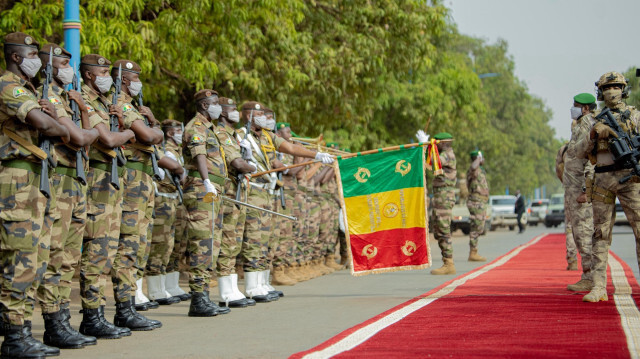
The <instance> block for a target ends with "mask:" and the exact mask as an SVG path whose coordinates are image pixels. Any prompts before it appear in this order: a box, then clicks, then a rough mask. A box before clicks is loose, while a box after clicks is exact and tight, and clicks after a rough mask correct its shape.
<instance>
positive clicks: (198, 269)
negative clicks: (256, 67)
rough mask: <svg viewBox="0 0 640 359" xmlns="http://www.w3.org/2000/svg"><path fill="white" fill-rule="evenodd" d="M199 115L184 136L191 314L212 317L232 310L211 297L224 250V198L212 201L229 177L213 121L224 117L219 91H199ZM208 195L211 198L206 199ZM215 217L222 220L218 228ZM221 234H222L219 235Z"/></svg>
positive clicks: (188, 126)
mask: <svg viewBox="0 0 640 359" xmlns="http://www.w3.org/2000/svg"><path fill="white" fill-rule="evenodd" d="M194 99H195V101H196V109H197V114H196V116H195V117H194V118H193V119H191V121H189V123H188V124H187V125H186V126H185V130H184V135H183V139H182V147H183V155H184V162H185V169H186V170H187V179H186V181H185V185H184V204H185V207H186V210H187V212H188V214H187V238H188V241H189V242H188V245H187V246H188V247H187V251H188V258H189V259H188V261H189V287H190V288H191V305H190V306H189V316H190V317H211V316H216V315H218V314H224V313H228V312H229V308H228V307H218V306H217V305H216V304H214V303H213V302H211V300H210V299H209V281H210V280H211V274H210V271H211V270H213V267H212V266H213V263H215V260H214V258H217V256H218V252H219V251H220V241H221V239H218V238H221V234H220V235H217V234H216V233H215V232H217V233H221V230H222V229H221V226H222V221H218V220H217V217H218V216H221V215H222V213H221V211H220V207H221V203H220V202H221V201H219V200H216V201H213V202H212V203H208V202H207V201H208V199H209V198H213V197H217V196H218V193H221V191H222V186H223V185H224V183H225V179H226V177H227V169H226V164H225V159H224V153H223V150H222V147H220V142H219V141H218V138H217V137H216V135H215V133H214V124H213V122H214V121H215V120H217V119H218V118H219V117H220V114H221V113H222V107H221V106H220V104H219V99H218V93H217V92H215V91H213V90H209V89H204V90H200V91H198V92H197V93H196V94H195V96H194ZM205 196H206V197H207V200H205ZM214 219H215V220H216V223H219V226H218V227H217V228H214ZM219 236H220V237H219Z"/></svg>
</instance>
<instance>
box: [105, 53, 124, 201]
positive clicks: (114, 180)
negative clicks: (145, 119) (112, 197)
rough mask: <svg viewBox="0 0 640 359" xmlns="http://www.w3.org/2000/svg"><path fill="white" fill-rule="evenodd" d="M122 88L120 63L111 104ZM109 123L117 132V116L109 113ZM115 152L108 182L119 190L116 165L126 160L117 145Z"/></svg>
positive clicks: (115, 103)
mask: <svg viewBox="0 0 640 359" xmlns="http://www.w3.org/2000/svg"><path fill="white" fill-rule="evenodd" d="M121 89H122V65H120V66H119V67H118V78H117V79H116V83H115V91H114V92H113V100H112V101H111V104H112V105H114V106H115V105H117V104H118V96H119V95H120V90H121ZM109 124H110V130H111V132H118V127H119V124H118V116H116V115H111V116H110V117H109ZM113 150H114V151H115V153H116V157H115V158H112V159H111V176H110V178H109V183H110V184H111V185H112V186H113V188H115V189H117V190H119V189H120V179H119V178H118V167H119V163H121V164H122V165H124V164H125V163H126V160H125V159H124V155H122V153H121V150H120V148H119V147H115V148H114V149H113Z"/></svg>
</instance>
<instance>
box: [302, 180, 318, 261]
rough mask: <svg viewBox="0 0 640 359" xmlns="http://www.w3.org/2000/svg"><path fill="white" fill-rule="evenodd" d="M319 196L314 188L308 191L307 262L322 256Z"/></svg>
mask: <svg viewBox="0 0 640 359" xmlns="http://www.w3.org/2000/svg"><path fill="white" fill-rule="evenodd" d="M318 197H319V196H318V195H316V194H315V191H314V189H313V188H308V189H307V213H308V215H307V220H306V223H307V241H308V243H309V246H308V247H307V248H305V249H304V250H305V258H307V260H312V259H317V258H319V257H320V256H322V244H321V243H320V238H319V236H318V234H319V233H320V216H321V213H320V202H319V198H318Z"/></svg>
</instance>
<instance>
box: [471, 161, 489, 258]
mask: <svg viewBox="0 0 640 359" xmlns="http://www.w3.org/2000/svg"><path fill="white" fill-rule="evenodd" d="M470 155H471V166H470V167H469V170H468V171H467V186H468V188H469V199H468V200H467V208H469V222H470V225H471V228H470V230H469V261H470V262H484V261H486V260H487V259H486V258H485V257H483V256H481V255H479V254H478V237H480V234H482V232H483V231H484V221H485V217H486V214H487V202H488V201H489V183H487V174H486V173H485V171H484V168H482V165H483V164H484V156H482V152H480V151H478V150H476V151H472V152H471V153H470Z"/></svg>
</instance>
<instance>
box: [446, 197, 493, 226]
mask: <svg viewBox="0 0 640 359" xmlns="http://www.w3.org/2000/svg"><path fill="white" fill-rule="evenodd" d="M451 213H452V216H451V232H454V231H456V230H458V229H459V230H461V231H462V233H464V234H469V232H470V231H471V221H470V220H469V216H470V213H469V208H468V207H467V203H466V201H464V200H462V201H459V203H456V205H455V206H453V210H452V211H451ZM490 228H491V206H487V213H486V215H485V223H484V229H483V232H482V234H485V233H486V232H487V231H489V229H490Z"/></svg>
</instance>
